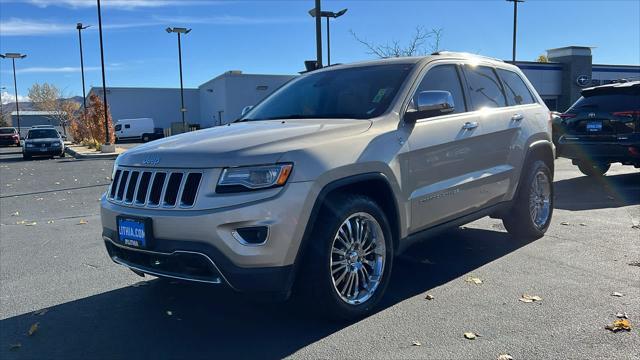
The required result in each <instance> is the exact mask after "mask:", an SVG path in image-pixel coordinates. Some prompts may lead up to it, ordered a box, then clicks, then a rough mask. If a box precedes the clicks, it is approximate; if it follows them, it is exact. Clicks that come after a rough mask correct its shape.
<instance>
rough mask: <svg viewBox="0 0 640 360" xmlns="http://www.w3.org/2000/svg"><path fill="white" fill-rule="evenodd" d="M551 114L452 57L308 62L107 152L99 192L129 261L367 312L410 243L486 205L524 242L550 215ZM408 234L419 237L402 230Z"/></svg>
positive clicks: (493, 64)
mask: <svg viewBox="0 0 640 360" xmlns="http://www.w3.org/2000/svg"><path fill="white" fill-rule="evenodd" d="M550 121H551V116H550V113H549V110H548V109H547V107H546V106H545V105H544V103H543V101H542V99H541V98H540V96H539V95H538V94H537V93H536V91H535V90H534V89H533V87H532V86H531V84H530V83H529V81H527V79H526V78H525V76H524V75H523V74H522V72H521V71H520V70H519V69H518V68H517V67H515V66H513V65H510V64H506V63H504V62H502V61H499V60H495V59H489V58H484V57H478V56H473V55H469V54H464V53H445V52H441V53H436V54H433V55H432V56H427V57H416V58H395V59H384V60H377V61H369V62H363V63H357V64H351V65H339V66H332V67H328V68H325V69H321V70H317V71H313V72H310V73H307V74H304V75H302V76H299V77H298V78H296V79H295V80H293V81H291V82H289V83H288V84H286V85H285V86H283V87H282V88H280V89H279V90H277V91H276V92H275V93H273V94H272V95H271V96H269V97H267V98H266V99H265V100H263V101H262V102H261V103H259V104H258V105H257V106H255V107H254V108H253V109H251V110H250V111H249V112H248V113H246V114H245V115H244V116H243V117H242V118H241V119H240V120H238V121H236V122H235V123H233V124H230V125H228V126H220V127H215V128H210V129H206V130H201V131H196V132H191V133H187V134H182V135H178V136H173V137H170V138H166V139H162V140H158V141H154V142H151V143H148V144H145V145H141V146H139V147H136V148H134V149H132V150H129V151H127V152H126V153H124V154H122V155H120V156H119V157H118V159H117V160H116V163H115V168H114V175H113V183H112V185H111V187H110V188H109V190H108V191H107V192H106V193H105V194H104V197H103V199H102V225H103V238H104V241H105V244H106V247H107V250H108V253H109V256H110V257H111V258H112V259H113V261H115V262H116V263H118V264H121V265H124V266H126V267H129V268H130V269H132V270H133V271H134V272H136V273H138V274H140V275H143V274H152V275H156V276H160V277H169V278H178V279H185V280H191V281H197V282H203V283H211V284H223V285H226V286H229V287H231V288H233V289H235V290H237V291H241V292H258V293H262V294H264V296H267V294H270V295H269V296H273V294H280V295H282V296H283V297H287V296H289V294H290V293H291V291H292V289H294V288H295V290H296V291H295V293H296V294H298V293H300V294H301V295H303V296H310V297H313V299H314V300H313V301H314V303H315V304H317V306H316V307H315V309H316V310H318V311H327V312H328V313H329V314H330V315H333V316H335V317H339V318H343V319H353V318H357V317H361V316H364V315H366V314H369V313H370V312H371V311H372V309H373V308H374V307H375V306H376V304H378V303H379V302H380V300H381V298H382V296H383V294H384V292H385V288H386V287H387V285H388V283H389V279H390V275H391V271H392V267H393V259H394V256H396V255H397V254H398V253H400V252H401V251H403V250H404V249H405V248H406V247H407V245H408V244H410V243H411V240H412V239H417V238H420V237H424V235H425V234H429V233H432V232H433V231H435V230H439V229H443V228H446V227H450V226H459V225H461V224H464V223H468V222H471V221H473V220H476V219H478V218H481V217H484V216H493V217H497V218H501V219H503V222H504V225H505V227H506V229H507V230H508V231H509V233H511V234H512V235H513V236H514V237H518V238H528V239H535V238H539V237H541V236H542V235H543V234H544V233H545V231H546V230H547V228H548V226H549V223H550V221H551V215H552V212H553V159H554V155H555V154H554V152H555V149H554V146H553V144H552V142H551V126H550ZM416 235H421V236H416Z"/></svg>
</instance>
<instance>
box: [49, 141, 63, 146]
mask: <svg viewBox="0 0 640 360" xmlns="http://www.w3.org/2000/svg"><path fill="white" fill-rule="evenodd" d="M51 145H53V146H55V147H58V146H60V145H62V144H61V143H60V141H55V142H52V143H51Z"/></svg>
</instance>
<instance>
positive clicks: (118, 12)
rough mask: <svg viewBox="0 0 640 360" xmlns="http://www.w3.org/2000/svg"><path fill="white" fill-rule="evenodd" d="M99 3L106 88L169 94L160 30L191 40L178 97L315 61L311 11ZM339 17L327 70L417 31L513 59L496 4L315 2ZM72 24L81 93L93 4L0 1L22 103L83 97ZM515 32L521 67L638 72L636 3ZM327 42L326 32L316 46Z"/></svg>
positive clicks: (204, 3)
mask: <svg viewBox="0 0 640 360" xmlns="http://www.w3.org/2000/svg"><path fill="white" fill-rule="evenodd" d="M102 1H103V25H104V27H105V29H104V30H105V31H104V41H105V62H106V64H107V86H149V87H177V86H178V84H179V82H178V81H179V78H178V63H177V40H176V36H175V34H171V35H170V34H167V33H166V32H165V31H164V29H165V28H166V27H167V26H169V25H170V26H185V27H190V28H192V29H193V31H192V32H191V33H190V34H188V35H187V36H186V37H185V38H184V39H183V43H182V45H183V65H184V80H185V86H186V87H197V86H198V85H200V84H201V83H203V82H205V81H207V80H209V79H211V78H213V77H215V76H217V75H218V74H220V73H222V72H224V71H226V70H242V71H244V72H246V73H269V74H291V73H295V72H297V71H300V70H302V69H303V61H304V60H307V59H314V58H315V42H314V41H315V40H314V39H315V38H314V36H315V27H314V26H315V25H314V21H313V19H312V18H311V17H310V16H309V15H308V14H307V11H308V10H309V9H311V8H312V7H313V6H314V1H313V0H290V1H266V0H263V1H208V0H181V1H180V0H154V1H152V0H102ZM342 8H348V9H349V10H348V12H347V13H346V15H344V16H343V17H341V18H339V19H337V20H335V21H332V24H331V53H332V56H331V57H332V62H343V63H344V62H352V61H357V60H364V59H370V58H372V57H373V56H372V55H370V54H368V53H367V50H366V48H364V47H363V46H362V45H361V44H359V43H358V42H356V41H355V40H354V38H353V36H352V35H351V33H350V30H353V31H354V32H355V33H356V34H358V36H359V37H361V38H365V39H368V40H370V41H374V42H377V43H382V44H384V43H388V42H391V41H393V40H398V41H400V42H401V43H403V42H406V41H408V40H409V38H410V37H411V35H412V34H413V32H414V31H415V28H416V26H423V27H424V28H425V29H431V28H442V29H443V36H442V40H441V44H442V46H441V47H442V48H443V49H447V50H456V51H468V52H473V53H479V54H483V55H488V56H493V57H498V58H503V59H510V58H511V36H512V21H513V18H512V16H513V7H512V4H511V3H507V2H506V1H504V0H491V1H490V0H476V1H464V0H456V1H428V0H423V1H393V0H390V1H382V0H380V1H364V0H361V1H358V0H351V1H345V0H343V1H340V0H323V9H326V10H333V11H337V10H339V9H342ZM77 22H83V23H85V24H91V25H92V26H93V27H92V28H90V29H88V30H86V31H85V32H84V33H83V42H84V50H85V52H84V54H85V67H86V68H85V69H86V82H87V90H88V88H89V87H90V86H92V85H95V86H100V84H101V80H100V71H99V65H100V57H99V44H98V36H97V35H98V33H97V31H96V29H97V11H96V7H95V0H0V52H1V53H5V52H22V53H26V54H28V57H27V58H26V59H23V60H19V61H17V67H18V69H19V73H18V90H19V94H20V95H21V96H23V95H26V94H27V92H28V88H29V87H30V86H31V85H32V84H33V83H36V82H39V83H42V82H49V83H52V84H55V85H56V86H58V87H59V88H60V89H62V90H63V91H64V94H65V95H79V94H81V83H80V73H79V66H80V65H79V55H78V39H77V31H76V30H75V24H76V23H77ZM323 26H324V22H323ZM518 28H519V33H518V59H519V60H530V61H532V60H534V59H535V58H536V57H537V56H538V55H540V54H543V53H544V52H545V50H546V49H549V48H554V47H561V46H567V45H584V46H594V47H595V49H594V50H593V54H594V63H601V64H602V63H603V64H639V63H640V1H639V0H622V1H594V0H580V1H564V0H557V1H551V0H527V1H526V2H525V3H523V4H520V6H519V13H518ZM324 35H325V30H324V27H323V42H325V41H326V40H325V39H324ZM324 54H326V50H325V52H324ZM325 61H326V60H325ZM0 86H2V87H6V89H5V90H3V92H7V93H8V94H13V78H12V75H11V63H10V61H8V60H3V61H0ZM6 95H7V94H5V95H4V96H3V99H8V97H7V96H6Z"/></svg>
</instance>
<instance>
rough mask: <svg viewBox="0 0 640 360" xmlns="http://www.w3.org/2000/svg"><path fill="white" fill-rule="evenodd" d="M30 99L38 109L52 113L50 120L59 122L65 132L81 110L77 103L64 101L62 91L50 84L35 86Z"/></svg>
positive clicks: (30, 92) (30, 93) (30, 91)
mask: <svg viewBox="0 0 640 360" xmlns="http://www.w3.org/2000/svg"><path fill="white" fill-rule="evenodd" d="M29 98H30V99H31V101H32V102H33V105H34V107H35V108H36V109H38V110H40V111H48V112H50V115H49V118H50V119H52V120H55V121H56V122H58V123H59V124H60V126H62V127H63V128H64V129H65V132H66V125H67V124H69V122H70V121H71V119H72V118H73V116H74V115H75V113H76V112H77V111H78V109H79V108H80V104H78V103H77V102H75V101H72V100H65V99H63V97H62V93H61V92H60V90H59V89H58V88H57V87H56V86H55V85H51V84H48V83H44V84H42V85H40V84H37V83H36V84H33V86H31V88H30V89H29Z"/></svg>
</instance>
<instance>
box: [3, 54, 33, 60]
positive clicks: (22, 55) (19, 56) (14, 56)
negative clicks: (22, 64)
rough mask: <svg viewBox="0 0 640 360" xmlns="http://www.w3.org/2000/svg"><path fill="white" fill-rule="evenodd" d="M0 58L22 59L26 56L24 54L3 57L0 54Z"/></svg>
mask: <svg viewBox="0 0 640 360" xmlns="http://www.w3.org/2000/svg"><path fill="white" fill-rule="evenodd" d="M0 57H2V58H3V59H4V58H7V59H24V58H26V57H27V55H25V54H19V53H6V54H4V55H2V54H0Z"/></svg>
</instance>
